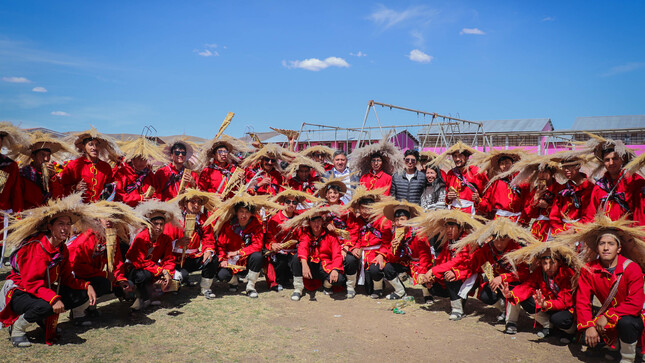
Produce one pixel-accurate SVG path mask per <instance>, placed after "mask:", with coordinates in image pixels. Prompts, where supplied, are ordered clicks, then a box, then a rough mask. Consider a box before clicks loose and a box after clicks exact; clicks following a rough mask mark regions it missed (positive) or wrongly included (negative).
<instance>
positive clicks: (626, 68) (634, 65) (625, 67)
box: [602, 62, 645, 77]
mask: <svg viewBox="0 0 645 363" xmlns="http://www.w3.org/2000/svg"><path fill="white" fill-rule="evenodd" d="M643 67H645V63H644V62H630V63H625V64H621V65H619V66H615V67H611V68H610V69H609V70H608V71H607V72H605V73H603V74H602V76H603V77H611V76H615V75H618V74H622V73H628V72H632V71H635V70H637V69H640V68H643Z"/></svg>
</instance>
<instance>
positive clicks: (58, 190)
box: [20, 163, 64, 210]
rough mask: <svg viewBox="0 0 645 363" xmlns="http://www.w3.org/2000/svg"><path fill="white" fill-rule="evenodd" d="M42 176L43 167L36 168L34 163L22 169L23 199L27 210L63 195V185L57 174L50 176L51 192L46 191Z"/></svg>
mask: <svg viewBox="0 0 645 363" xmlns="http://www.w3.org/2000/svg"><path fill="white" fill-rule="evenodd" d="M42 177H43V173H42V169H41V168H35V167H34V165H33V163H31V164H29V165H25V166H23V167H22V168H21V169H20V179H21V184H22V187H21V189H22V201H23V208H24V209H25V210H27V209H31V208H36V207H40V206H42V205H45V204H47V201H48V200H49V199H58V198H61V197H62V196H63V194H64V192H63V185H62V184H61V183H60V179H58V176H57V175H51V176H50V178H49V193H45V189H44V186H43V184H42Z"/></svg>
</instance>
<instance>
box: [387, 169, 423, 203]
mask: <svg viewBox="0 0 645 363" xmlns="http://www.w3.org/2000/svg"><path fill="white" fill-rule="evenodd" d="M427 183H428V181H427V179H426V176H425V174H424V173H423V172H420V171H419V170H416V171H415V172H414V176H413V177H412V179H411V180H408V178H407V177H406V176H405V171H402V172H400V173H396V174H394V175H393V176H392V192H391V195H392V196H394V198H396V200H407V201H408V202H410V203H416V204H419V202H420V201H421V194H423V191H424V190H425V188H426V185H427Z"/></svg>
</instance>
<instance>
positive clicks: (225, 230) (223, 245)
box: [217, 223, 230, 262]
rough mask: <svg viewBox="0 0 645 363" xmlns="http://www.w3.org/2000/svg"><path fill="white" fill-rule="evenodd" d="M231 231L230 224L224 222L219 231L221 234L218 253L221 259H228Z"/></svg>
mask: <svg viewBox="0 0 645 363" xmlns="http://www.w3.org/2000/svg"><path fill="white" fill-rule="evenodd" d="M229 231H230V227H229V224H228V223H226V224H224V227H222V229H221V230H220V232H219V235H218V236H217V255H218V256H219V261H220V262H222V261H226V260H227V259H228V257H226V254H227V253H228V252H229V251H228V244H229V241H230V237H229Z"/></svg>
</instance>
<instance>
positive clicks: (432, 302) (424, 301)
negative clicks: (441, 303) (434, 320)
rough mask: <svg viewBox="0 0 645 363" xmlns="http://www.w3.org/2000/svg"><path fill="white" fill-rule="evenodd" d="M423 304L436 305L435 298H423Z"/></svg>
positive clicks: (429, 296) (430, 296)
mask: <svg viewBox="0 0 645 363" xmlns="http://www.w3.org/2000/svg"><path fill="white" fill-rule="evenodd" d="M423 303H424V304H426V305H432V304H434V297H433V296H432V295H428V296H424V297H423Z"/></svg>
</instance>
